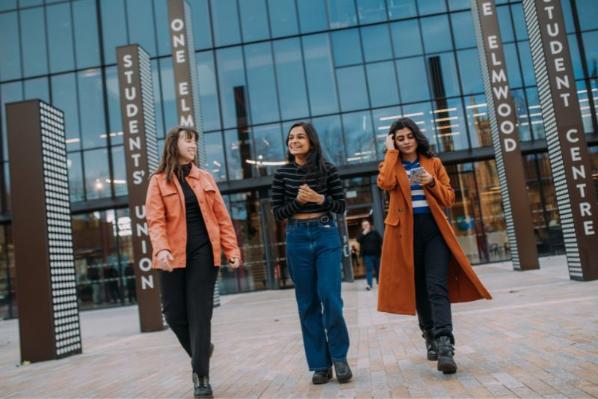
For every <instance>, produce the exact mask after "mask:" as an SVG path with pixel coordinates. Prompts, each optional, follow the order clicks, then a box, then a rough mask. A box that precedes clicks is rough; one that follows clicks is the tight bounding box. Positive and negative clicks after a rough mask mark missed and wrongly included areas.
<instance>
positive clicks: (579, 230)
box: [523, 0, 598, 280]
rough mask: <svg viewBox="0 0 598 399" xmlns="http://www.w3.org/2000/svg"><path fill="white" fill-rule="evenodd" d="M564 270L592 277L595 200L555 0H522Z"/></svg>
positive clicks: (595, 269) (597, 233)
mask: <svg viewBox="0 0 598 399" xmlns="http://www.w3.org/2000/svg"><path fill="white" fill-rule="evenodd" d="M523 8H524V13H525V19H526V23H527V29H528V33H529V39H530V47H531V52H532V59H533V63H534V72H535V75H536V81H537V84H538V94H539V96H540V103H541V105H542V117H543V119H544V129H545V131H546V142H547V144H548V155H549V158H550V166H551V169H552V176H553V179H554V187H555V191H556V197H557V205H558V208H559V214H560V219H561V226H562V230H563V238H564V241H565V252H566V256H567V263H568V266H569V276H570V277H571V278H572V279H574V280H595V279H598V256H596V250H597V248H598V203H597V198H596V190H595V188H594V183H593V181H592V164H591V159H590V155H589V151H588V147H587V144H586V139H585V134H584V130H583V124H582V119H581V111H580V108H579V102H578V99H577V90H576V86H575V79H574V77H573V68H572V63H571V56H570V53H569V44H568V42H567V33H566V30H565V23H564V20H563V11H562V8H561V3H560V1H559V0H523Z"/></svg>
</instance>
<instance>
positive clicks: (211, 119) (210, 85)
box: [195, 51, 220, 130]
mask: <svg viewBox="0 0 598 399" xmlns="http://www.w3.org/2000/svg"><path fill="white" fill-rule="evenodd" d="M195 59H196V60H197V80H198V85H199V103H200V107H199V109H200V111H201V125H202V128H203V129H204V130H216V129H220V107H219V106H218V105H219V103H218V88H217V85H216V68H215V67H214V53H213V52H212V51H202V52H199V53H195Z"/></svg>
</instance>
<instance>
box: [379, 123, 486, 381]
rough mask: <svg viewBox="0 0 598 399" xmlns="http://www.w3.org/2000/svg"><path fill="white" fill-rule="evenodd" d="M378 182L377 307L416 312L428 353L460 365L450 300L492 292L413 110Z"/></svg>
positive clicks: (392, 135)
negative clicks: (469, 253)
mask: <svg viewBox="0 0 598 399" xmlns="http://www.w3.org/2000/svg"><path fill="white" fill-rule="evenodd" d="M378 186H379V187H380V188H381V189H383V190H386V191H388V192H389V193H390V204H389V207H388V215H387V217H386V220H385V221H384V223H385V225H386V228H385V231H384V243H383V246H382V261H381V271H380V286H379V288H378V310H380V311H383V312H390V313H400V314H415V313H416V310H417V315H418V319H419V326H420V328H421V330H422V332H423V336H424V338H425V339H426V349H427V356H428V359H429V360H438V364H437V368H438V370H439V371H442V372H443V373H445V374H451V373H455V372H456V371H457V364H456V363H455V360H454V358H453V353H454V342H455V341H454V337H453V324H452V316H451V302H464V301H473V300H476V299H481V298H486V299H490V298H491V297H490V294H489V293H488V291H487V290H486V288H484V286H483V285H482V283H481V282H480V280H479V279H478V278H477V276H476V274H475V272H474V271H473V268H472V267H471V265H470V263H469V261H468V259H467V257H466V256H465V254H464V253H463V250H462V249H461V247H460V245H459V242H458V241H457V237H456V236H455V233H454V232H453V229H452V227H451V225H450V223H449V222H448V219H447V217H446V215H445V213H444V209H445V208H449V207H450V206H451V205H452V204H453V202H454V200H455V193H454V191H453V189H452V187H451V185H450V181H449V177H448V175H447V173H446V170H445V169H444V166H443V165H442V161H441V160H440V158H438V157H436V156H434V154H433V153H432V151H431V150H430V145H429V143H428V140H427V139H426V136H424V135H423V133H422V132H421V131H420V130H419V127H418V126H417V124H416V123H415V122H414V121H412V120H411V119H409V118H400V119H398V120H397V121H395V122H394V123H393V124H392V126H391V127H390V131H389V134H388V136H387V139H386V155H385V157H384V161H383V162H382V164H381V165H380V173H379V175H378Z"/></svg>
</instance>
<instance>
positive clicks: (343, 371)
mask: <svg viewBox="0 0 598 399" xmlns="http://www.w3.org/2000/svg"><path fill="white" fill-rule="evenodd" d="M332 363H334V371H335V372H336V380H337V381H338V382H340V383H341V384H344V383H345V382H349V381H351V378H353V373H352V372H351V367H349V363H347V361H346V360H341V361H338V362H332Z"/></svg>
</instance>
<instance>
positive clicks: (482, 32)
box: [471, 0, 540, 270]
mask: <svg viewBox="0 0 598 399" xmlns="http://www.w3.org/2000/svg"><path fill="white" fill-rule="evenodd" d="M471 5H472V12H473V15H474V21H475V22H476V23H475V27H476V33H477V38H478V49H479V52H480V55H481V57H480V61H481V64H482V76H483V77H484V86H485V89H486V101H487V102H488V112H489V114H490V125H491V127H492V142H493V145H494V153H495V155H496V168H497V170H498V178H499V181H500V193H501V196H502V203H503V208H504V213H505V221H506V224H507V237H508V239H509V246H510V248H511V255H512V260H513V268H514V269H515V270H531V269H538V268H539V267H540V265H539V263H538V251H537V248H536V237H535V235H534V225H533V223H532V216H531V213H530V209H531V207H530V205H529V198H528V196H527V190H526V184H525V172H524V170H523V159H522V158H521V149H520V146H519V132H518V129H517V116H516V114H515V110H516V108H515V102H514V101H513V97H512V96H511V91H510V89H509V82H508V80H507V69H506V63H505V56H504V51H503V45H502V40H501V36H500V28H499V25H498V17H497V15H496V6H495V4H494V1H493V0H472V2H471Z"/></svg>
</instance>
